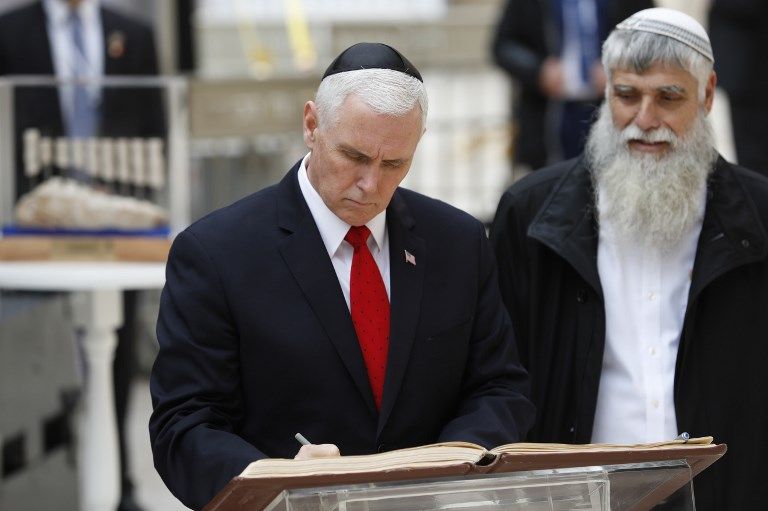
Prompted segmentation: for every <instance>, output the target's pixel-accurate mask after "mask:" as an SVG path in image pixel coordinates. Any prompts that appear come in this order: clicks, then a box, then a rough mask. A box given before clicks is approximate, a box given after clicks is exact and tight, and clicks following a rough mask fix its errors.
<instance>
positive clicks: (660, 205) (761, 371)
mask: <svg viewBox="0 0 768 511" xmlns="http://www.w3.org/2000/svg"><path fill="white" fill-rule="evenodd" d="M603 65H604V66H605V69H606V72H607V76H608V87H607V89H606V94H607V98H606V100H605V103H604V104H603V106H602V107H601V109H600V114H599V117H598V119H597V121H596V122H595V124H594V125H593V127H592V129H591V131H590V134H589V138H588V141H587V146H586V149H585V153H584V154H583V156H581V157H580V158H577V159H572V160H569V161H565V162H561V163H559V164H556V165H553V166H550V167H547V168H544V169H542V170H539V171H537V172H535V173H533V174H531V175H529V176H527V177H525V178H523V179H522V180H520V181H518V182H517V183H516V184H515V185H513V186H512V187H510V188H509V189H508V190H507V191H506V192H505V193H504V195H503V197H502V199H501V202H500V204H499V208H498V211H497V213H496V218H495V220H494V223H493V226H492V229H491V241H492V244H493V246H494V249H495V251H496V255H497V259H498V261H499V275H500V279H501V280H500V287H501V290H502V295H503V297H504V300H505V302H506V305H507V308H508V309H509V311H510V315H511V317H512V321H513V325H514V328H515V334H516V338H517V340H518V343H519V344H518V349H519V352H520V358H521V361H522V362H523V365H525V366H526V368H527V369H528V371H529V374H530V377H531V398H532V400H533V402H534V404H535V405H536V408H537V410H538V412H539V413H538V416H537V419H536V423H535V425H534V427H533V429H532V430H531V433H530V434H529V437H528V439H529V440H531V441H535V442H566V443H587V442H594V443H600V442H609V443H630V444H631V443H641V442H653V441H664V440H672V439H674V438H676V437H677V435H678V433H680V432H687V433H689V434H690V435H691V436H709V435H712V436H714V439H715V441H716V442H722V443H726V444H728V452H727V454H726V455H725V456H724V457H723V458H722V459H721V460H719V461H718V462H717V463H716V464H715V465H714V466H713V467H711V468H710V469H709V470H707V471H706V472H704V473H702V474H700V475H698V476H697V477H696V479H694V487H695V497H696V508H697V509H700V510H702V511H720V510H725V509H728V510H736V509H761V508H763V507H764V495H763V494H764V491H763V489H764V488H765V487H766V486H768V468H766V465H765V463H764V460H765V459H766V458H768V442H766V441H765V432H766V431H768V372H766V370H765V361H766V360H768V342H766V339H768V234H766V233H767V232H768V230H767V229H766V228H768V179H766V178H765V177H764V176H762V175H760V174H758V173H756V172H752V171H750V170H747V169H745V168H743V167H739V166H735V165H732V164H730V163H728V162H726V161H725V160H724V159H723V158H722V157H720V156H719V155H718V154H717V152H716V150H715V148H714V140H713V134H712V130H711V126H710V121H709V119H708V117H707V114H708V112H709V111H710V109H711V107H712V101H713V96H714V90H715V84H716V75H715V73H714V72H713V71H712V68H713V57H712V50H711V46H710V44H709V40H708V38H707V34H706V32H705V31H704V28H703V27H702V26H701V25H700V24H699V23H698V22H696V21H695V20H694V19H693V18H691V17H690V16H687V15H685V14H683V13H680V12H678V11H674V10H671V9H649V10H646V11H642V12H640V13H637V14H635V15H634V16H632V17H631V18H629V19H628V20H626V21H625V22H622V23H621V24H619V25H618V26H617V28H616V29H615V30H614V31H613V32H612V33H611V35H610V37H609V38H608V39H607V40H606V42H605V45H604V46H603Z"/></svg>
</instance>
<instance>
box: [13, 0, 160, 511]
mask: <svg viewBox="0 0 768 511" xmlns="http://www.w3.org/2000/svg"><path fill="white" fill-rule="evenodd" d="M75 13H76V14H77V15H79V23H80V24H81V25H80V27H79V28H80V29H81V31H82V34H83V40H84V43H83V46H84V48H85V51H84V53H85V54H86V55H85V56H86V57H92V58H91V59H90V60H91V62H90V68H89V70H88V72H87V76H86V77H87V78H91V79H98V78H101V77H102V76H118V75H134V76H145V75H156V74H157V73H158V66H157V54H156V51H155V44H154V36H153V33H152V30H151V29H150V27H148V26H146V25H144V24H143V23H140V22H138V21H136V20H133V19H131V18H128V17H126V16H123V15H121V14H119V13H117V12H114V11H112V10H110V9H107V8H104V7H102V6H100V5H99V3H98V2H97V1H96V0H44V1H40V2H34V3H31V4H30V5H27V6H23V7H20V8H18V9H15V10H13V11H10V12H8V13H5V14H3V15H2V16H0V75H42V76H57V77H59V78H64V79H66V78H75V77H76V76H74V75H73V69H72V66H73V64H72V61H73V53H74V52H75V51H76V48H74V46H72V41H71V40H70V39H67V38H71V33H70V32H69V31H68V30H69V26H68V23H69V22H70V19H69V16H71V15H72V14H75ZM56 43H65V45H66V46H67V48H64V47H63V46H65V45H60V46H56ZM65 91H66V89H65V88H57V87H52V86H47V87H45V86H25V87H19V88H18V89H17V90H16V91H15V98H14V114H15V115H14V119H15V130H16V134H17V142H16V155H17V158H16V159H17V163H18V164H17V167H16V194H17V197H18V196H21V195H22V194H23V193H25V192H27V191H28V189H29V183H28V180H27V179H26V178H25V177H24V175H23V167H22V165H21V163H22V158H21V155H22V154H23V153H22V147H21V140H22V134H23V133H24V130H26V129H28V128H36V129H38V130H40V132H41V134H42V135H43V136H50V137H59V136H65V135H69V136H99V135H105V136H110V137H134V136H141V137H149V136H162V135H163V132H164V129H165V128H164V117H163V113H162V108H161V98H160V96H159V94H158V93H157V91H155V90H152V89H148V88H121V89H114V88H112V89H110V88H103V89H100V90H98V91H95V92H94V91H92V96H93V97H91V98H90V103H91V104H90V106H91V108H92V115H93V116H94V122H93V123H92V126H91V130H90V132H83V131H82V130H79V129H78V128H77V125H78V121H77V120H76V119H74V117H75V113H74V111H73V108H72V98H71V95H69V96H68V95H67V93H66V92H65ZM123 299H124V326H123V327H122V328H121V329H120V330H119V331H118V345H117V350H116V353H115V363H114V378H115V408H116V412H117V425H118V438H119V442H120V455H121V456H120V459H121V476H122V477H121V479H122V494H121V501H120V505H119V509H121V510H132V509H139V507H138V506H137V505H136V503H135V501H134V499H133V484H132V481H131V478H130V476H129V474H128V470H127V464H128V452H127V449H126V443H125V416H126V411H127V408H128V399H129V390H130V384H131V380H132V378H133V376H134V374H135V372H136V367H135V365H136V363H135V346H134V337H135V325H134V322H135V318H136V292H135V291H128V292H126V293H124V294H123ZM83 441H86V440H85V439H84V440H83Z"/></svg>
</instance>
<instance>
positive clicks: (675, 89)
mask: <svg viewBox="0 0 768 511" xmlns="http://www.w3.org/2000/svg"><path fill="white" fill-rule="evenodd" d="M658 90H659V91H661V92H671V93H672V94H685V87H681V86H679V85H664V86H662V87H659V89H658Z"/></svg>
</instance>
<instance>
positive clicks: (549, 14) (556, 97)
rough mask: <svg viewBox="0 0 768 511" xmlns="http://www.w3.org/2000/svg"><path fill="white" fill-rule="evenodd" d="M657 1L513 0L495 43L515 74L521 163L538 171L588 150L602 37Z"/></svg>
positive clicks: (517, 160)
mask: <svg viewBox="0 0 768 511" xmlns="http://www.w3.org/2000/svg"><path fill="white" fill-rule="evenodd" d="M652 6H653V1H652V0H610V1H609V0H583V1H579V0H507V2H506V6H505V7H504V11H503V13H502V15H501V17H500V18H499V22H498V24H497V26H496V33H495V35H494V39H493V49H492V50H493V58H494V61H495V62H496V64H497V65H498V66H499V67H501V68H502V69H503V70H504V71H506V72H507V73H508V74H509V75H510V77H511V78H513V79H514V80H515V87H514V97H513V101H512V103H513V105H512V114H513V116H514V122H513V129H514V132H513V135H514V137H513V144H514V157H513V159H514V164H515V165H521V166H524V167H526V168H527V169H528V170H536V169H538V168H540V167H542V166H544V165H546V164H547V163H554V162H556V161H559V160H561V159H567V158H572V157H574V156H576V155H577V154H579V153H580V152H581V150H582V149H583V148H584V141H585V140H586V136H587V132H588V131H589V126H590V125H591V124H592V120H593V118H594V116H595V115H594V112H595V110H596V108H597V106H598V105H599V103H600V100H601V98H602V96H603V88H604V87H605V74H604V72H603V70H602V66H601V65H600V44H602V41H604V40H605V38H606V37H608V33H609V32H610V31H611V30H612V29H613V27H614V26H615V25H616V23H618V22H619V21H621V20H623V19H624V18H626V17H627V16H629V15H630V14H632V13H633V12H635V11H639V10H641V9H646V8H648V7H652ZM577 71H580V72H577Z"/></svg>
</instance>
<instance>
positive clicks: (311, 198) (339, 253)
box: [299, 154, 391, 307]
mask: <svg viewBox="0 0 768 511" xmlns="http://www.w3.org/2000/svg"><path fill="white" fill-rule="evenodd" d="M307 158H309V154H308V155H307V156H305V157H304V159H303V160H302V161H301V166H300V167H299V187H300V188H301V194H302V195H303V196H304V200H305V201H306V202H307V205H308V206H309V211H310V213H312V218H314V219H315V223H316V224H317V228H318V230H319V231H320V237H321V238H323V243H324V244H325V249H326V250H327V251H328V257H330V258H331V263H333V269H334V270H336V276H337V277H338V279H339V284H340V285H341V291H342V292H343V293H344V300H346V302H347V307H349V306H350V305H349V274H350V272H351V271H352V256H353V255H354V253H355V251H354V249H353V248H352V245H350V244H349V243H348V242H346V241H345V240H344V236H346V235H347V232H348V231H349V228H350V225H349V224H348V223H346V222H345V221H344V220H342V219H341V218H339V217H337V216H336V215H335V214H334V213H333V211H331V210H330V209H328V206H326V205H325V202H323V199H322V198H321V197H320V194H318V193H317V190H315V188H314V187H313V186H312V183H310V182H309V177H308V176H307V167H306V162H307ZM365 225H366V226H367V227H368V229H369V230H370V231H371V236H369V237H368V249H369V250H370V251H371V255H373V259H374V260H375V261H376V265H377V266H378V267H379V272H380V273H381V279H382V280H383V281H384V287H385V288H386V289H387V297H390V296H391V294H390V291H389V289H390V284H389V235H388V234H387V210H386V209H385V210H384V211H382V212H381V213H379V214H378V215H376V216H375V217H373V219H372V220H371V221H370V222H368V223H367V224H365Z"/></svg>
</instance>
